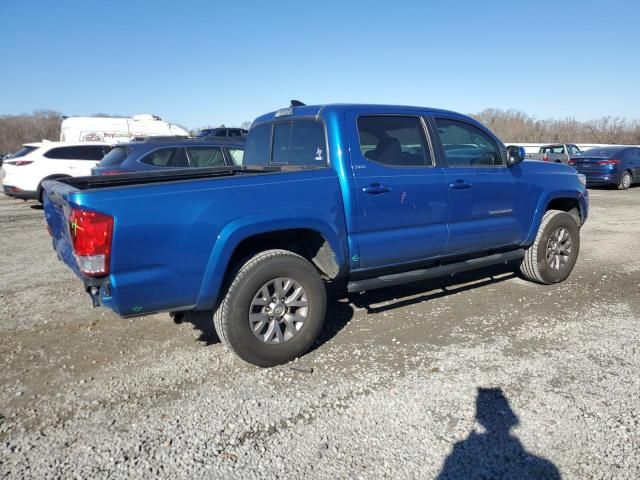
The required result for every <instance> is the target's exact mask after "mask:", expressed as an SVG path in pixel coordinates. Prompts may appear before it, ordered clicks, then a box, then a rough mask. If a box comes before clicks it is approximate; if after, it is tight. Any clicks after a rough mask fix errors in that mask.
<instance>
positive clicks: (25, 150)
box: [9, 145, 38, 158]
mask: <svg viewBox="0 0 640 480" xmlns="http://www.w3.org/2000/svg"><path fill="white" fill-rule="evenodd" d="M37 149H38V147H30V146H27V145H25V146H24V147H22V148H21V149H20V150H18V151H17V152H16V153H14V154H13V155H9V157H11V158H18V157H24V156H25V155H29V154H30V153H31V152H33V151H34V150H37Z"/></svg>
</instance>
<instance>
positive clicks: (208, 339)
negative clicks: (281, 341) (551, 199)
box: [174, 265, 516, 353]
mask: <svg viewBox="0 0 640 480" xmlns="http://www.w3.org/2000/svg"><path fill="white" fill-rule="evenodd" d="M515 276H516V275H515V273H514V272H513V266H509V265H500V266H496V267H492V268H485V269H483V270H478V271H475V272H467V273H463V274H458V275H455V276H452V277H445V278H440V279H434V280H429V281H423V282H416V283H413V284H409V285H402V286H397V287H389V288H385V289H381V290H372V291H369V292H364V293H362V294H352V295H349V296H348V297H345V295H344V294H343V293H342V291H341V290H340V286H330V287H329V289H328V297H329V302H328V304H327V313H326V316H325V323H324V327H323V328H322V331H321V332H320V335H319V336H318V338H317V339H316V341H315V343H314V344H313V346H312V347H311V348H310V349H309V350H308V351H307V353H309V352H312V351H314V350H316V349H317V348H319V347H321V346H322V345H324V344H325V343H327V342H329V341H330V340H331V339H332V338H333V337H335V336H336V335H338V333H340V331H341V330H342V329H343V328H344V327H345V326H346V325H347V324H348V323H349V321H350V320H351V318H352V317H353V312H354V309H353V307H352V304H353V305H356V306H357V307H359V308H365V309H366V310H367V313H369V314H375V313H380V312H384V311H386V310H391V309H394V308H402V307H405V306H408V305H413V304H417V303H421V302H425V301H427V300H431V299H435V298H440V297H445V296H447V295H452V294H454V293H460V292H464V291H467V290H473V289H475V288H480V287H484V286H487V285H492V284H495V283H499V282H503V281H505V280H509V279H511V278H514V277H515ZM433 290H439V291H436V292H433V293H428V294H423V295H420V296H418V297H415V295H418V294H420V293H423V292H432V291H433ZM406 297H411V298H406ZM395 299H400V300H398V301H395V302H393V303H390V304H387V305H382V306H375V304H376V303H381V302H388V301H390V300H395ZM212 316H213V313H212V312H211V311H200V312H184V316H182V317H174V321H175V322H176V323H183V322H188V323H191V324H192V325H193V327H194V328H195V329H196V330H199V331H200V336H199V337H198V341H200V342H203V343H204V344H205V345H214V344H216V343H220V339H219V338H218V335H217V334H216V332H215V329H214V327H213V319H212Z"/></svg>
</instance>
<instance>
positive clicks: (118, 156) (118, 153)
mask: <svg viewBox="0 0 640 480" xmlns="http://www.w3.org/2000/svg"><path fill="white" fill-rule="evenodd" d="M128 154H129V152H128V151H127V149H126V148H125V147H115V148H113V149H111V151H110V152H109V153H107V154H106V155H105V156H104V157H103V158H102V160H101V161H100V163H99V164H98V166H100V167H118V166H120V164H122V162H123V161H124V159H125V158H127V155H128Z"/></svg>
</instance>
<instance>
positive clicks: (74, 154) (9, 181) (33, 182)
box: [2, 142, 111, 202]
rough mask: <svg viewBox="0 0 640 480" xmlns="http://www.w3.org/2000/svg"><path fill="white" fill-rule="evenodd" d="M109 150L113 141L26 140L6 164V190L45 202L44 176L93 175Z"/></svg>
mask: <svg viewBox="0 0 640 480" xmlns="http://www.w3.org/2000/svg"><path fill="white" fill-rule="evenodd" d="M109 150H111V145H109V144H106V143H98V142H82V143H65V142H42V143H26V144H25V145H24V146H23V147H22V148H21V149H20V150H18V151H17V152H16V153H14V154H13V155H11V156H10V157H9V158H7V159H6V160H5V161H4V163H3V165H2V168H3V169H4V171H5V176H4V179H3V180H2V187H3V190H4V193H5V194H6V195H9V196H10V197H16V198H22V199H29V198H33V199H36V200H40V202H42V181H43V180H49V179H53V178H64V177H83V176H86V175H91V169H92V168H93V167H95V166H96V165H97V164H98V162H99V161H100V160H101V159H102V157H103V156H104V155H105V154H106V153H107V152H109Z"/></svg>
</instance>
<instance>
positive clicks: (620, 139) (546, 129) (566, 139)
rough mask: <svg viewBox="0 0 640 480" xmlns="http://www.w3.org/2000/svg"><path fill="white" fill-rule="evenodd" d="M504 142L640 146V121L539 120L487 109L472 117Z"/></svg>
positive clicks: (613, 118)
mask: <svg viewBox="0 0 640 480" xmlns="http://www.w3.org/2000/svg"><path fill="white" fill-rule="evenodd" d="M472 117H474V118H475V119H476V120H478V121H479V122H481V123H483V124H484V125H486V126H487V127H489V128H490V129H491V130H492V131H493V132H494V133H495V134H496V135H497V136H498V137H499V138H500V139H502V140H503V141H505V142H522V143H547V142H549V143H610V144H618V145H640V121H639V120H627V119H624V118H620V117H611V116H604V117H600V118H598V119H595V120H588V121H578V120H575V119H573V118H565V119H563V120H557V119H547V120H538V119H536V118H535V117H532V116H530V115H527V114H526V113H524V112H520V111H518V110H499V109H494V108H488V109H486V110H483V111H482V112H480V113H478V114H476V115H472Z"/></svg>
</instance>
